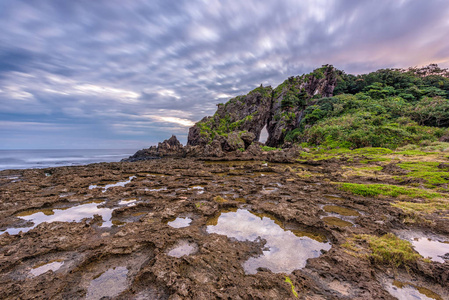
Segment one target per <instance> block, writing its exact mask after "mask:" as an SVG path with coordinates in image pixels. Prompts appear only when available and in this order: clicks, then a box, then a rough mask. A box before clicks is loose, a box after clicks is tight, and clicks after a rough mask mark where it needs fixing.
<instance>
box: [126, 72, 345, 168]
mask: <svg viewBox="0 0 449 300" xmlns="http://www.w3.org/2000/svg"><path fill="white" fill-rule="evenodd" d="M336 82H337V70H335V68H334V67H333V66H330V65H325V66H323V67H321V68H319V69H316V70H315V71H313V72H312V73H310V74H307V75H302V76H296V77H290V78H288V79H287V80H286V81H284V82H283V83H282V84H281V85H279V86H278V87H277V88H276V89H274V90H273V89H272V88H271V87H270V86H268V87H264V86H262V85H261V86H260V87H258V88H256V89H254V90H252V91H251V92H249V93H248V94H247V95H243V96H237V97H235V98H232V99H231V100H229V101H228V102H226V103H224V104H218V105H217V106H218V108H217V111H216V112H215V114H214V115H213V116H210V117H204V118H203V119H202V120H201V121H199V122H197V123H196V124H195V125H194V126H193V127H191V128H190V129H189V135H188V141H187V145H186V146H185V147H183V146H182V145H181V143H180V142H179V141H178V140H177V139H176V137H175V136H172V137H171V138H170V139H168V140H165V141H163V142H162V143H159V144H158V146H152V147H150V148H148V149H143V150H140V151H138V152H137V153H136V154H134V155H133V156H131V157H130V158H128V159H126V160H125V161H138V160H148V159H155V158H162V157H216V158H222V157H224V156H226V155H228V154H229V153H233V154H231V155H230V156H236V157H246V158H251V157H256V156H261V157H265V158H266V159H267V160H269V161H278V162H288V161H291V160H292V157H294V155H295V154H296V153H297V149H296V148H295V149H292V150H288V149H289V148H291V144H290V143H289V141H288V136H289V134H290V133H291V132H294V131H295V130H296V129H297V128H298V127H299V126H300V123H301V119H302V116H303V112H304V109H305V108H306V107H307V106H309V105H312V104H313V103H314V99H315V98H322V97H331V96H332V93H333V90H334V88H335V85H336ZM265 126H266V127H267V130H268V140H267V142H266V145H268V146H271V147H282V148H286V149H287V150H284V151H276V152H273V153H261V152H262V151H261V149H260V145H259V144H258V143H257V142H258V141H259V138H260V134H261V131H262V129H263V128H264V127H265ZM284 146H285V147H284ZM243 152H245V153H243Z"/></svg>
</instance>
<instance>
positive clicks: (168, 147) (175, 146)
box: [122, 135, 186, 162]
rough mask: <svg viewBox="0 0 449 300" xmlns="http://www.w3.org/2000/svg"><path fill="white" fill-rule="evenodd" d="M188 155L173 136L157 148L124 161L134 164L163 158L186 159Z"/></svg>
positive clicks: (144, 150) (153, 147) (152, 147)
mask: <svg viewBox="0 0 449 300" xmlns="http://www.w3.org/2000/svg"><path fill="white" fill-rule="evenodd" d="M185 155H186V153H185V150H184V147H183V146H182V144H181V143H180V142H179V141H178V139H177V138H176V136H174V135H172V136H171V138H169V139H168V140H165V141H163V142H162V143H159V144H158V145H157V146H151V147H150V148H148V149H142V150H139V151H137V152H136V153H135V154H134V155H132V156H130V157H129V158H127V159H123V160H122V161H128V162H134V161H139V160H150V159H158V158H162V157H185Z"/></svg>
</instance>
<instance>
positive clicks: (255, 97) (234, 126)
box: [187, 86, 272, 151]
mask: <svg viewBox="0 0 449 300" xmlns="http://www.w3.org/2000/svg"><path fill="white" fill-rule="evenodd" d="M271 94H272V88H271V87H263V86H260V87H258V88H256V89H254V90H253V91H251V92H249V93H248V95H246V96H238V97H235V98H233V99H231V100H229V101H228V102H227V103H226V104H218V109H217V112H216V113H215V114H214V116H213V117H206V118H203V119H202V120H201V121H199V122H198V123H196V124H195V125H194V126H193V127H191V128H190V130H189V136H188V141H187V145H190V146H197V145H206V144H208V143H210V142H211V141H212V140H214V139H217V138H219V136H224V137H226V136H227V140H228V145H229V147H228V145H226V143H225V144H224V145H223V143H222V146H223V148H224V150H225V151H234V150H236V149H238V148H240V147H242V148H245V147H247V146H249V145H250V144H251V143H252V142H253V141H258V140H259V137H260V132H261V131H262V129H263V127H264V126H265V124H266V123H267V121H268V118H269V114H270V108H271V99H272V96H271ZM235 132H237V133H240V134H239V137H238V139H237V138H236V137H235V135H232V136H231V137H229V135H230V134H231V133H235ZM246 133H251V134H252V135H248V134H246ZM242 136H243V139H242ZM251 138H252V140H251ZM239 140H240V141H242V140H244V144H245V145H246V146H245V145H241V143H240V141H239ZM236 145H239V147H238V148H235V147H236ZM228 148H229V150H228Z"/></svg>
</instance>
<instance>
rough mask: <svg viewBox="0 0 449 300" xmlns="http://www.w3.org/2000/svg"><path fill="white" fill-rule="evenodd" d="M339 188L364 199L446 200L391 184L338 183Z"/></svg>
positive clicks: (436, 194) (437, 194) (422, 191)
mask: <svg viewBox="0 0 449 300" xmlns="http://www.w3.org/2000/svg"><path fill="white" fill-rule="evenodd" d="M336 184H337V185H339V188H340V189H342V190H344V191H347V192H351V193H353V194H356V195H361V196H364V197H375V196H378V195H383V196H390V197H399V196H401V197H403V198H424V199H435V198H444V197H445V195H443V194H440V193H436V192H431V191H427V190H423V189H418V188H413V187H405V186H397V185H390V184H358V183H336Z"/></svg>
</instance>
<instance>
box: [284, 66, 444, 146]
mask: <svg viewBox="0 0 449 300" xmlns="http://www.w3.org/2000/svg"><path fill="white" fill-rule="evenodd" d="M425 69H426V72H423V71H422V70H421V69H409V70H398V69H384V70H378V71H376V72H372V73H369V74H364V75H359V76H354V75H349V74H345V73H344V72H341V73H339V77H338V80H337V85H336V87H335V89H334V97H328V98H321V99H317V100H316V101H315V102H314V103H311V105H309V106H308V107H307V108H306V109H305V110H304V113H303V119H302V120H301V122H300V124H299V126H298V127H297V128H295V129H294V130H292V131H289V132H288V133H287V135H286V138H285V140H286V141H290V142H306V143H308V144H309V145H315V146H316V145H321V146H327V147H337V146H338V147H345V148H360V147H367V146H371V147H387V148H392V149H394V148H396V147H399V146H403V145H405V144H417V143H422V142H424V141H436V140H438V139H443V140H444V139H447V138H449V131H448V129H447V127H448V126H449V100H448V99H449V78H447V77H446V76H445V74H447V72H445V70H442V69H439V68H437V67H436V66H435V65H433V68H432V67H430V68H429V67H427V68H425ZM441 74H443V75H441Z"/></svg>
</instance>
